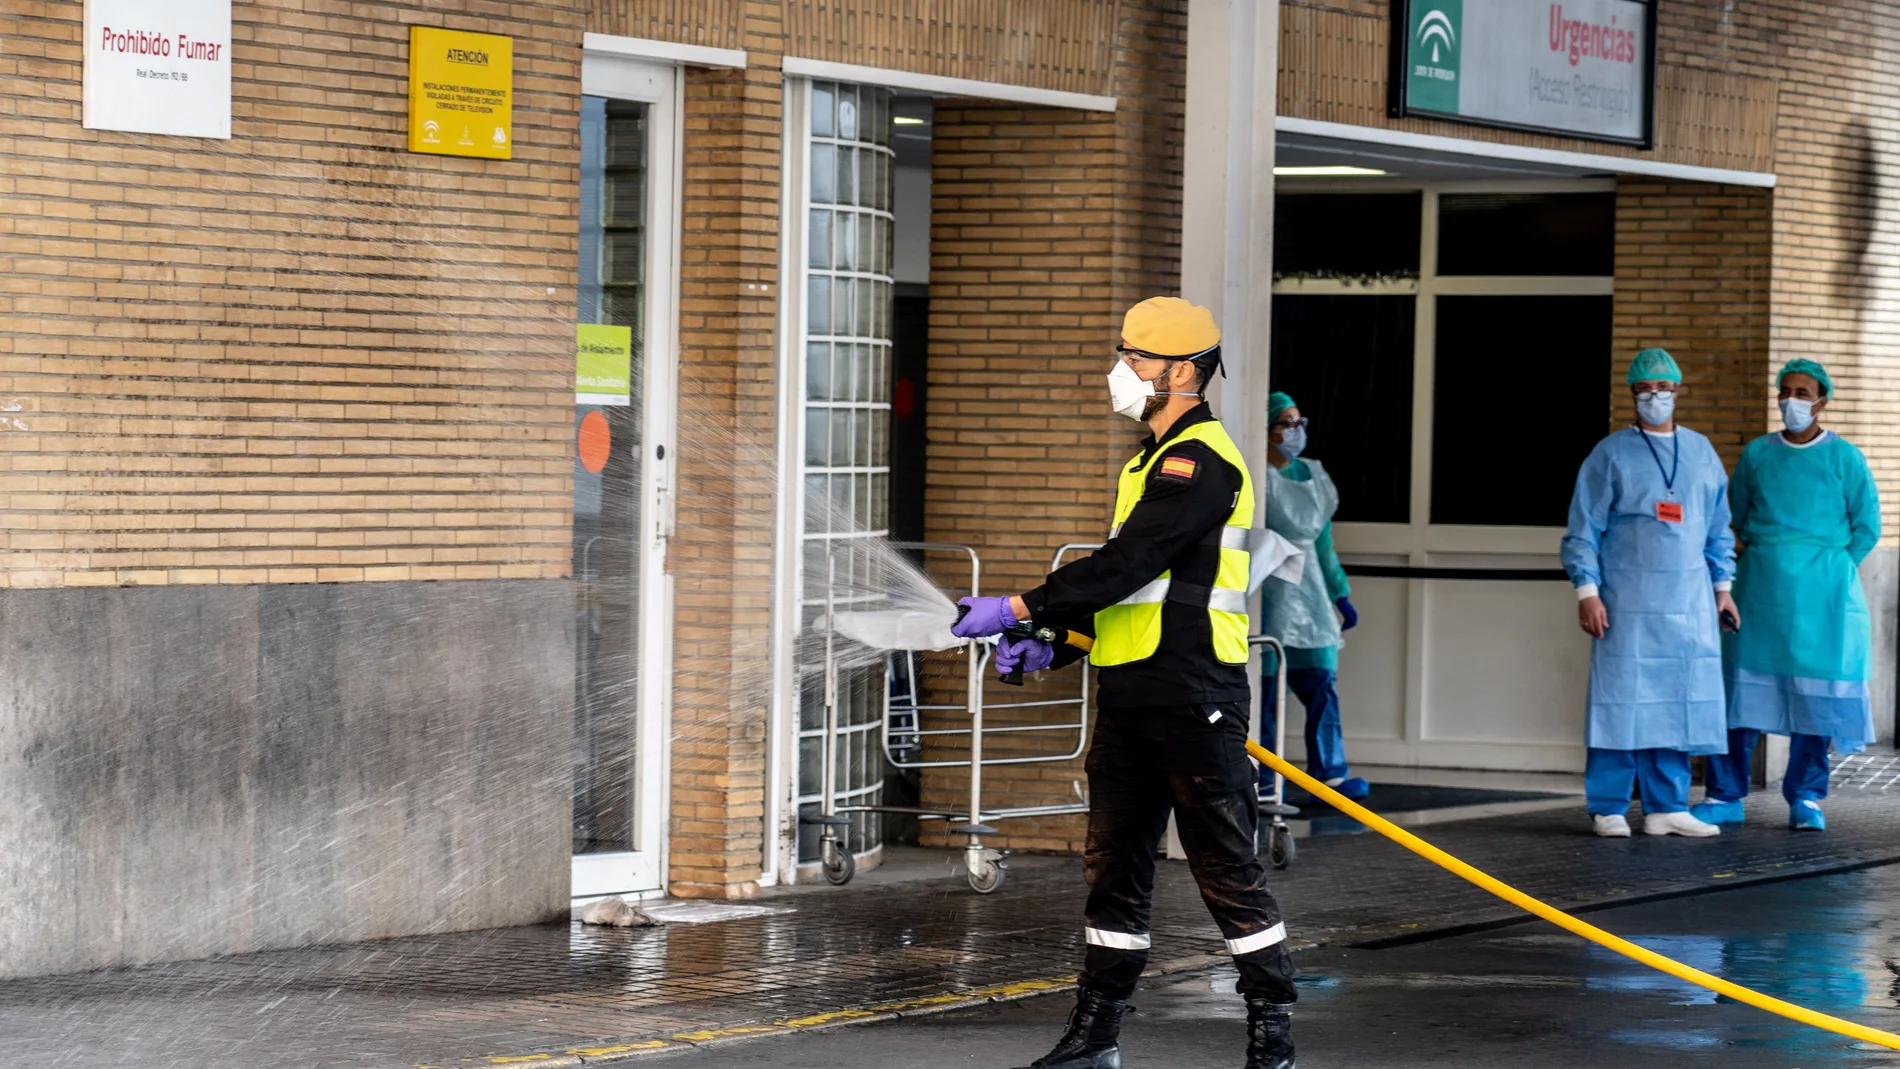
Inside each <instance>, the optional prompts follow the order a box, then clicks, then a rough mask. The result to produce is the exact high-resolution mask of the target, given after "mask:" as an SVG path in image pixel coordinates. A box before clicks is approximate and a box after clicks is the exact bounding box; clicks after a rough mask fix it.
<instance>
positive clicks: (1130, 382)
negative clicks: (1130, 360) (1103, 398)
mask: <svg viewBox="0 0 1900 1069" xmlns="http://www.w3.org/2000/svg"><path fill="white" fill-rule="evenodd" d="M1154 395H1155V384H1154V383H1152V382H1148V381H1146V380H1144V379H1143V378H1142V377H1141V376H1140V375H1137V374H1135V369H1134V368H1132V367H1129V366H1128V364H1127V362H1126V361H1122V360H1117V361H1115V370H1113V371H1110V372H1109V373H1108V406H1109V407H1110V408H1112V409H1114V410H1115V411H1117V412H1120V413H1121V414H1122V415H1124V416H1127V417H1128V418H1129V419H1140V418H1141V414H1142V412H1143V411H1144V410H1146V409H1147V407H1148V398H1150V397H1153V396H1154Z"/></svg>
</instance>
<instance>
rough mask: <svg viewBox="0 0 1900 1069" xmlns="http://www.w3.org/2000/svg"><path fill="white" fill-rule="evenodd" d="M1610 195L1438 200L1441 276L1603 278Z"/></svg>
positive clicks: (1608, 258) (1612, 230) (1612, 231)
mask: <svg viewBox="0 0 1900 1069" xmlns="http://www.w3.org/2000/svg"><path fill="white" fill-rule="evenodd" d="M1615 271H1616V194H1615V193H1610V192H1604V193H1446V194H1442V195H1440V196H1439V198H1438V273H1439V274H1441V275H1611V274H1614V273H1615Z"/></svg>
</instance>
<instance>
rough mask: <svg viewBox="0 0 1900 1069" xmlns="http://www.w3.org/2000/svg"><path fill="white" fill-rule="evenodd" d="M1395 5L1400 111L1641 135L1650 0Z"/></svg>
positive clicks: (1435, 0)
mask: <svg viewBox="0 0 1900 1069" xmlns="http://www.w3.org/2000/svg"><path fill="white" fill-rule="evenodd" d="M1404 8H1405V9H1406V10H1405V13H1404V14H1403V15H1402V16H1398V17H1402V18H1404V20H1405V21H1404V22H1403V23H1402V24H1401V26H1402V28H1403V30H1404V31H1406V32H1405V42H1404V48H1405V54H1404V58H1403V60H1402V65H1401V70H1400V71H1398V72H1396V73H1398V74H1399V76H1400V77H1399V88H1400V92H1401V93H1402V98H1403V103H1404V109H1403V110H1404V111H1405V113H1407V114H1431V115H1441V116H1444V117H1446V118H1454V119H1461V120H1464V121H1466V122H1475V123H1483V124H1489V125H1497V126H1511V127H1518V128H1522V129H1531V130H1547V131H1552V132H1558V133H1567V134H1575V135H1578V136H1581V137H1589V138H1596V139H1600V140H1606V141H1624V142H1630V143H1633V144H1642V145H1646V144H1648V143H1649V139H1650V70H1651V63H1652V60H1651V56H1650V44H1651V37H1650V32H1649V31H1650V18H1651V8H1650V5H1649V4H1647V3H1642V2H1639V0H1410V3H1409V4H1407V5H1404ZM1400 9H1401V8H1400V5H1394V12H1395V15H1397V12H1398V11H1399V10H1400Z"/></svg>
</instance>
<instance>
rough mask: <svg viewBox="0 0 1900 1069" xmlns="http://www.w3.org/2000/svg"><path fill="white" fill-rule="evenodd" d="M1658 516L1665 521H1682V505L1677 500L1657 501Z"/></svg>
mask: <svg viewBox="0 0 1900 1069" xmlns="http://www.w3.org/2000/svg"><path fill="white" fill-rule="evenodd" d="M1656 518H1657V519H1659V520H1661V521H1662V522H1664V523H1681V522H1682V505H1681V503H1680V502H1676V501H1658V502H1656Z"/></svg>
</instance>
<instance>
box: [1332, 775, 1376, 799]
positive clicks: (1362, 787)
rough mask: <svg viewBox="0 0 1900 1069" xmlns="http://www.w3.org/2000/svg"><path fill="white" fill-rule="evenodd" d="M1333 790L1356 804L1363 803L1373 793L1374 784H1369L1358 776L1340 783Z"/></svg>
mask: <svg viewBox="0 0 1900 1069" xmlns="http://www.w3.org/2000/svg"><path fill="white" fill-rule="evenodd" d="M1333 790H1336V791H1338V792H1339V793H1340V794H1343V795H1345V796H1346V797H1348V798H1350V799H1352V800H1353V801H1355V802H1363V801H1365V800H1366V797H1367V796H1368V795H1370V794H1371V793H1372V784H1370V783H1367V782H1366V781H1365V780H1362V779H1360V778H1359V777H1358V776H1354V777H1353V778H1351V779H1349V780H1345V781H1344V782H1342V783H1340V785H1339V786H1337V787H1334V788H1333Z"/></svg>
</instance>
